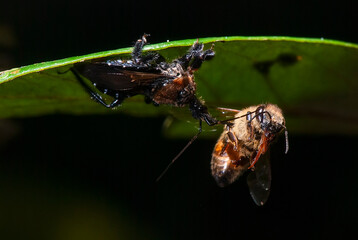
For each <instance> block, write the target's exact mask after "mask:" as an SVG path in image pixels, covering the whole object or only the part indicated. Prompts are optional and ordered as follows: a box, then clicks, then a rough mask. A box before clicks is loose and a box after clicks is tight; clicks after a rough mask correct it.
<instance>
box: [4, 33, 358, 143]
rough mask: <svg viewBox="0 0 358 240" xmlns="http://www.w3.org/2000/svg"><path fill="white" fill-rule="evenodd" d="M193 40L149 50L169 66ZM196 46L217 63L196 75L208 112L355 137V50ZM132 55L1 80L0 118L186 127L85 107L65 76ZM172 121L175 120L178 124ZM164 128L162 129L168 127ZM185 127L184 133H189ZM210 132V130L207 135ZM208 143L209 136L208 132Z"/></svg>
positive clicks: (276, 43)
mask: <svg viewBox="0 0 358 240" xmlns="http://www.w3.org/2000/svg"><path fill="white" fill-rule="evenodd" d="M195 41H196V39H189V40H181V41H173V42H165V43H160V44H153V45H148V46H146V47H145V50H151V51H153V50H155V51H159V53H160V54H162V55H163V56H164V57H166V58H167V59H169V60H171V59H174V58H176V57H178V56H181V55H182V54H184V53H185V52H186V51H187V49H188V47H190V46H191V45H192V44H193V43H194V42H195ZM199 41H200V42H203V43H205V44H206V47H207V48H208V47H211V45H212V44H213V43H214V44H215V45H214V49H215V52H216V56H215V57H214V58H213V59H212V60H210V61H208V62H205V63H204V64H203V65H202V67H201V68H200V70H199V71H198V72H197V73H196V82H197V85H198V92H197V95H198V96H202V98H203V99H204V100H205V102H206V105H207V106H209V107H210V109H211V112H212V113H213V114H214V115H215V116H216V117H217V118H218V119H222V118H224V117H225V116H223V115H221V114H220V112H219V111H217V110H216V107H226V108H234V109H241V108H243V107H247V106H250V105H256V104H260V103H265V102H270V103H276V104H278V105H279V106H280V107H281V108H282V109H283V111H284V114H285V117H286V121H287V127H288V129H289V131H290V132H296V133H325V134H332V133H339V134H357V133H358V111H356V109H357V106H358V97H357V96H358V94H357V90H358V81H357V78H358V45H355V44H350V43H344V42H339V41H333V40H323V39H305V38H288V37H218V38H203V39H199ZM131 49H132V48H123V49H118V50H113V51H106V52H100V53H94V54H89V55H85V56H79V57H71V58H66V59H61V60H56V61H51V62H43V63H38V64H33V65H29V66H25V67H20V68H15V69H11V70H8V71H4V72H1V73H0V84H1V85H0V118H14V117H17V118H18V117H30V116H38V115H43V114H53V113H65V114H106V113H123V114H132V115H136V116H144V117H146V116H158V115H168V113H171V112H175V113H176V116H178V113H179V115H181V114H183V115H185V116H184V117H183V119H190V116H189V115H190V114H189V112H188V110H187V108H185V109H174V108H171V107H169V106H160V107H154V106H152V105H147V104H145V103H144V101H143V96H136V97H133V98H130V99H126V100H125V102H124V103H123V105H122V106H120V107H119V108H117V109H116V110H109V109H106V108H104V107H103V106H101V105H99V104H98V103H95V102H94V101H92V100H91V99H90V98H89V96H88V94H87V93H86V92H85V91H84V89H83V88H82V87H81V86H80V84H79V83H78V82H77V80H76V79H75V77H74V76H73V74H72V72H71V71H68V69H70V68H71V66H72V64H74V63H77V62H81V61H87V60H94V59H98V58H104V57H111V58H112V57H117V58H128V57H129V54H130V52H131ZM179 118H181V117H180V116H179ZM168 122H169V121H167V123H168ZM167 126H171V127H170V128H169V130H168V135H171V136H179V135H187V134H190V135H192V134H193V132H195V131H196V128H195V126H194V127H193V126H191V125H188V124H186V123H185V122H176V121H174V122H173V124H171V125H170V124H167ZM188 126H191V127H188ZM206 129H209V130H211V129H212V128H206ZM207 132H208V135H211V134H210V131H207Z"/></svg>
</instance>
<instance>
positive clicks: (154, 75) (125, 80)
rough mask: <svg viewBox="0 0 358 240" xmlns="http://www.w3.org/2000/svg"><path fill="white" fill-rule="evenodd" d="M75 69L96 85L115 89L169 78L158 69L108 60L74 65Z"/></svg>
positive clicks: (129, 88)
mask: <svg viewBox="0 0 358 240" xmlns="http://www.w3.org/2000/svg"><path fill="white" fill-rule="evenodd" d="M74 69H75V71H77V72H78V73H80V74H81V75H82V76H84V77H85V78H87V79H89V80H90V81H91V82H92V83H94V84H96V86H98V87H101V88H104V89H111V90H113V91H123V90H131V89H133V88H136V87H139V86H147V85H151V84H152V83H154V82H156V81H158V80H160V79H162V78H168V77H167V76H165V75H163V74H161V73H160V71H159V70H156V69H153V71H151V72H145V71H143V72H141V71H138V70H131V69H124V68H123V67H120V66H112V65H109V64H107V63H106V62H98V63H86V64H78V65H75V66H74Z"/></svg>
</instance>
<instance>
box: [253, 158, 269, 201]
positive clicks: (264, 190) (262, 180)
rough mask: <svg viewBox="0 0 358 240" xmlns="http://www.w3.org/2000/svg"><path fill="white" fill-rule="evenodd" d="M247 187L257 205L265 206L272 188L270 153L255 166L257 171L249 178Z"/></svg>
mask: <svg viewBox="0 0 358 240" xmlns="http://www.w3.org/2000/svg"><path fill="white" fill-rule="evenodd" d="M247 185H248V186H249V190H250V195H251V197H252V199H253V200H254V202H255V203H256V205H258V206H263V205H264V204H265V203H266V201H267V199H268V197H269V195H270V188H271V165H270V153H269V152H266V153H265V154H264V155H262V156H261V157H260V159H259V161H258V162H257V163H256V165H255V170H254V171H252V172H250V173H249V175H248V176H247Z"/></svg>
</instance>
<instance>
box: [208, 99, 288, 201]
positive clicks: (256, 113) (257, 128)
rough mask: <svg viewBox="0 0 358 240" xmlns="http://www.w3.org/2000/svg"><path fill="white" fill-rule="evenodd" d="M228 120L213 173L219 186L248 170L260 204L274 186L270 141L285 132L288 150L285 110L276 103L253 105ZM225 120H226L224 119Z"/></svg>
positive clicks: (217, 147) (216, 151)
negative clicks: (272, 182)
mask: <svg viewBox="0 0 358 240" xmlns="http://www.w3.org/2000/svg"><path fill="white" fill-rule="evenodd" d="M230 111H235V112H237V114H236V115H235V117H234V118H233V119H231V120H227V121H226V124H225V126H224V132H223V133H222V134H221V136H220V138H219V140H218V141H217V143H216V145H215V147H214V150H213V153H212V158H211V173H212V175H213V177H214V178H215V180H216V182H217V184H218V185H219V186H220V187H224V186H227V185H229V184H231V183H232V182H234V181H235V180H236V179H237V178H238V177H239V176H241V175H242V174H243V173H244V172H246V170H248V169H251V170H252V171H251V172H250V173H249V175H248V177H247V184H248V186H249V190H250V194H251V197H252V199H253V200H254V202H255V203H256V204H257V205H258V206H262V205H264V204H265V202H266V201H267V199H268V196H269V194H270V187H271V167H270V161H269V153H268V151H269V147H270V144H271V143H272V142H273V141H274V140H275V139H276V137H277V136H278V135H279V134H280V133H281V132H283V131H284V132H285V136H286V152H285V153H287V151H288V132H287V129H286V126H285V124H286V123H285V118H284V117H283V114H282V110H281V109H280V108H279V107H277V106H276V105H274V104H262V105H258V106H251V107H248V108H245V109H243V110H241V111H239V110H232V109H231V110H230ZM222 122H223V121H222Z"/></svg>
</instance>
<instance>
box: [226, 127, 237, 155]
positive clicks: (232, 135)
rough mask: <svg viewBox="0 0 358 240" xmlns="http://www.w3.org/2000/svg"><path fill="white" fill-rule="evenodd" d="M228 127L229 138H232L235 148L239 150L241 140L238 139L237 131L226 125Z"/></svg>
mask: <svg viewBox="0 0 358 240" xmlns="http://www.w3.org/2000/svg"><path fill="white" fill-rule="evenodd" d="M226 128H227V136H228V139H229V140H230V142H232V143H233V144H234V150H235V151H237V150H238V146H239V140H238V139H237V137H236V135H235V133H233V132H232V131H231V127H230V126H226Z"/></svg>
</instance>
